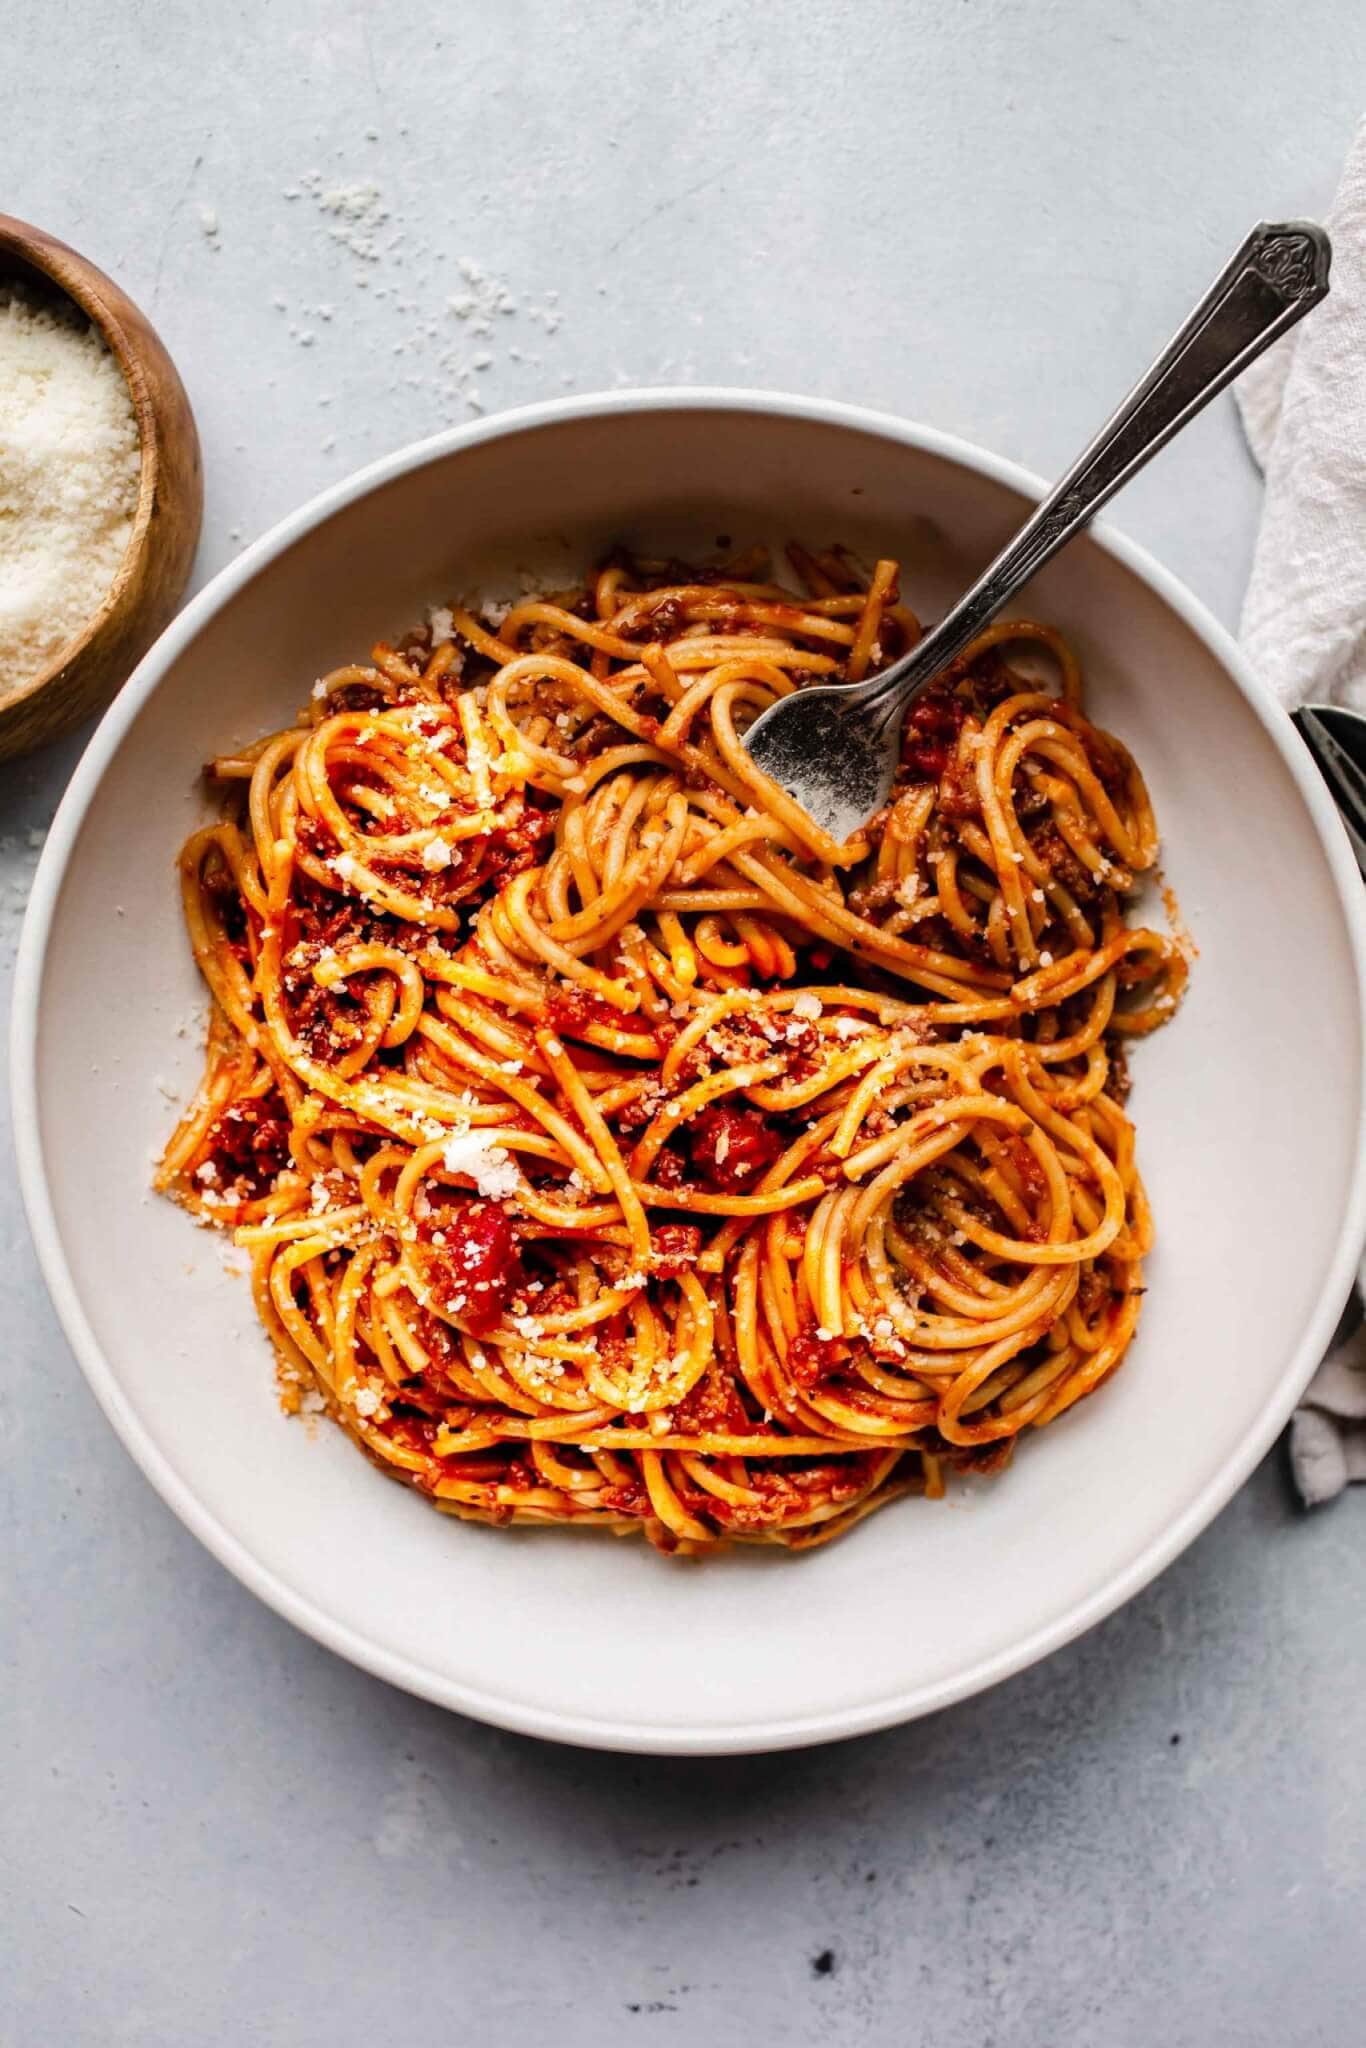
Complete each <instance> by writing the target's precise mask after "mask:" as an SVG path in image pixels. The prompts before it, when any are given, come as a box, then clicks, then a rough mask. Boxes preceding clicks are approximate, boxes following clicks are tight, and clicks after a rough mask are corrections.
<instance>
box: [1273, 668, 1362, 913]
mask: <svg viewBox="0 0 1366 2048" xmlns="http://www.w3.org/2000/svg"><path fill="white" fill-rule="evenodd" d="M1290 716H1291V717H1292V718H1293V719H1294V721H1295V724H1296V725H1297V726H1298V727H1299V731H1300V737H1301V739H1302V740H1303V741H1304V743H1305V745H1306V746H1307V747H1308V749H1309V751H1310V753H1311V754H1312V755H1313V756H1314V762H1315V765H1316V766H1317V768H1318V771H1319V774H1320V775H1321V776H1322V777H1323V779H1324V781H1325V782H1326V783H1327V784H1328V787H1329V789H1330V790H1331V792H1332V795H1333V800H1334V802H1335V803H1336V804H1337V807H1338V810H1339V812H1340V813H1341V816H1342V822H1343V824H1344V825H1345V826H1346V827H1347V837H1348V838H1349V839H1350V840H1351V842H1352V851H1353V853H1354V854H1355V855H1356V857H1357V866H1358V867H1359V868H1360V869H1361V872H1362V875H1363V876H1364V877H1366V718H1363V717H1362V715H1361V713H1360V712H1359V711H1348V710H1346V709H1345V708H1344V707H1343V706H1342V705H1340V704H1305V705H1302V706H1301V708H1300V709H1299V710H1298V711H1292V712H1291V714H1290Z"/></svg>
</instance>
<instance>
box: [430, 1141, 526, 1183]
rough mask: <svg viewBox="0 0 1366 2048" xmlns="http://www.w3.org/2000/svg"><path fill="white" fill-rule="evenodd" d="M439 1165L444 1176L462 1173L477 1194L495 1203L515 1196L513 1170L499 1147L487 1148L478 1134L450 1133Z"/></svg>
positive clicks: (487, 1144) (514, 1168)
mask: <svg viewBox="0 0 1366 2048" xmlns="http://www.w3.org/2000/svg"><path fill="white" fill-rule="evenodd" d="M441 1163H442V1165H443V1166H444V1167H445V1169H446V1171H447V1173H459V1174H463V1175H464V1176H465V1177H466V1179H468V1180H472V1181H473V1182H474V1185H475V1187H476V1188H477V1189H478V1190H479V1193H480V1194H481V1195H487V1196H488V1197H489V1199H490V1200H491V1201H496V1200H498V1199H500V1198H501V1197H502V1196H504V1195H515V1194H516V1192H517V1189H518V1187H519V1186H520V1185H521V1181H520V1176H519V1175H518V1172H517V1169H516V1167H515V1166H514V1165H513V1163H512V1160H511V1159H510V1158H509V1156H508V1154H507V1152H506V1151H505V1149H504V1148H503V1146H501V1145H491V1144H490V1143H489V1141H488V1139H487V1138H486V1137H485V1136H484V1135H483V1133H482V1132H481V1131H473V1130H470V1129H469V1128H468V1126H467V1127H466V1128H465V1129H464V1130H457V1131H453V1132H452V1133H451V1135H450V1137H449V1138H448V1139H447V1140H446V1144H445V1148H444V1150H443V1151H442V1154H441Z"/></svg>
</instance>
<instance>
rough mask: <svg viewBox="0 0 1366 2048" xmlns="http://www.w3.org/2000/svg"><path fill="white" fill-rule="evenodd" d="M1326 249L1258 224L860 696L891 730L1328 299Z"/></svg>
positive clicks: (1321, 237)
mask: <svg viewBox="0 0 1366 2048" xmlns="http://www.w3.org/2000/svg"><path fill="white" fill-rule="evenodd" d="M1330 255H1331V251H1330V247H1329V242H1328V237H1327V235H1325V234H1324V232H1323V230H1322V228H1320V227H1318V226H1316V225H1315V223H1314V222H1313V221H1283V222H1279V223H1276V224H1272V223H1268V222H1265V221H1263V222H1262V223H1260V225H1259V226H1257V227H1255V228H1254V229H1253V230H1252V233H1251V234H1250V235H1249V236H1248V238H1247V240H1246V241H1245V242H1244V243H1243V245H1242V247H1241V248H1240V249H1238V250H1237V251H1236V253H1235V254H1234V256H1233V259H1232V261H1231V262H1230V263H1229V264H1228V266H1227V268H1226V269H1225V270H1223V271H1222V272H1221V273H1220V275H1219V276H1218V277H1217V278H1216V279H1215V281H1214V283H1213V285H1212V286H1211V287H1210V289H1209V291H1208V293H1207V294H1206V295H1205V297H1204V298H1203V299H1202V300H1201V302H1200V304H1199V305H1198V306H1197V307H1196V309H1195V311H1194V312H1193V313H1192V314H1191V316H1190V318H1189V320H1187V321H1186V323H1185V325H1184V326H1183V327H1181V328H1180V329H1179V330H1178V332H1177V333H1176V334H1175V335H1174V336H1173V337H1172V340H1171V341H1170V342H1169V343H1168V345H1167V347H1166V348H1165V349H1164V350H1163V352H1162V354H1161V355H1160V356H1159V357H1158V359H1157V361H1156V362H1155V363H1154V364H1153V366H1152V368H1151V370H1149V371H1148V373H1147V375H1146V376H1145V377H1144V378H1142V380H1141V381H1140V382H1139V383H1137V384H1136V385H1135V386H1134V388H1133V390H1132V391H1131V392H1130V393H1129V396H1128V397H1127V398H1126V399H1125V400H1124V402H1123V404H1122V405H1120V407H1119V408H1118V410H1117V411H1116V412H1115V413H1113V414H1112V416H1111V417H1110V419H1108V420H1107V421H1106V423H1105V425H1104V426H1103V427H1102V428H1101V430H1100V432H1099V433H1098V434H1097V435H1096V437H1095V439H1094V440H1093V441H1092V442H1091V444H1090V446H1089V447H1088V448H1086V449H1085V450H1084V451H1083V452H1082V454H1081V455H1079V456H1078V458H1077V460H1076V461H1075V462H1074V463H1073V465H1072V467H1071V469H1069V470H1068V472H1067V474H1066V476H1064V477H1063V478H1062V479H1061V481H1060V482H1059V483H1058V484H1057V485H1056V486H1055V488H1054V489H1053V490H1052V491H1050V493H1049V495H1048V496H1047V497H1046V498H1045V499H1044V501H1043V503H1042V504H1041V505H1040V506H1039V508H1038V510H1037V511H1036V512H1035V513H1034V514H1033V516H1032V518H1030V519H1029V520H1028V521H1027V522H1026V524H1025V525H1024V526H1022V527H1021V529H1020V531H1019V532H1018V533H1017V534H1016V536H1015V538H1014V539H1013V540H1012V541H1011V542H1010V543H1009V544H1008V545H1007V546H1006V547H1005V548H1004V549H1003V550H1002V551H1001V553H1000V554H999V555H998V556H997V557H996V559H995V561H994V562H992V563H991V564H990V566H989V567H988V568H987V569H985V570H984V571H983V573H982V575H981V576H980V577H979V578H978V580H977V582H976V583H974V584H973V586H972V588H971V589H970V590H969V591H968V592H967V593H966V595H965V596H964V597H963V598H962V600H961V602H960V603H958V604H957V605H955V606H954V608H953V610H952V611H951V612H950V613H949V615H948V617H947V618H946V619H944V621H943V622H942V623H941V624H940V625H938V626H936V627H935V628H934V630H933V631H932V632H931V633H929V634H927V635H926V637H925V638H924V639H923V640H922V641H921V642H920V643H919V645H918V646H917V647H915V648H913V649H912V651H911V653H910V654H909V655H908V656H907V657H906V659H905V661H904V662H899V663H897V665H896V667H895V668H892V669H889V670H888V671H887V674H886V675H885V676H884V677H879V678H877V679H876V680H875V681H874V682H873V683H871V684H868V685H865V687H864V689H863V690H862V691H861V692H860V698H861V702H862V704H863V706H864V707H865V715H867V714H871V715H872V716H873V717H874V718H875V720H876V722H877V723H878V724H879V725H882V726H885V725H886V724H888V723H889V722H890V721H891V720H892V719H893V718H895V717H897V716H898V715H899V714H900V712H901V710H902V709H903V707H904V706H905V704H906V703H907V701H908V700H909V699H910V698H911V697H912V696H914V695H915V693H916V691H917V690H919V689H921V688H923V686H924V685H925V684H926V683H927V682H928V681H929V680H930V679H931V678H932V677H933V676H935V675H937V674H938V673H939V672H940V670H941V669H943V668H945V667H946V666H947V665H948V663H949V662H951V661H952V660H953V659H954V657H955V655H958V654H961V653H962V651H963V649H964V648H965V647H966V646H968V644H969V643H970V642H971V641H972V640H974V639H975V638H976V636H977V634H978V633H979V632H981V630H982V628H983V627H984V626H985V625H987V624H988V622H989V621H990V620H991V619H992V618H994V617H995V615H996V613H997V612H998V611H1000V610H1001V608H1002V606H1003V605H1005V604H1007V603H1008V602H1009V601H1010V599H1011V598H1012V597H1013V596H1014V594H1015V592H1016V591H1017V590H1018V589H1019V588H1020V586H1021V585H1022V584H1024V583H1027V582H1028V581H1029V579H1030V577H1031V576H1034V575H1036V574H1037V573H1038V571H1039V570H1040V569H1041V568H1042V567H1043V565H1044V563H1045V562H1047V561H1049V560H1050V559H1051V558H1052V556H1054V555H1055V554H1056V553H1057V552H1058V549H1059V548H1061V547H1062V546H1064V545H1065V543H1066V542H1067V541H1069V540H1070V539H1071V538H1072V536H1073V534H1074V533H1076V531H1077V529H1078V528H1079V527H1082V526H1084V525H1085V524H1086V522H1087V521H1088V520H1089V519H1091V518H1093V517H1094V515H1095V514H1096V512H1098V511H1099V509H1100V507H1101V506H1102V505H1103V504H1105V502H1106V501H1107V499H1109V498H1111V497H1113V495H1114V493H1115V492H1116V491H1117V490H1119V489H1120V487H1121V485H1123V484H1125V483H1127V482H1128V480H1129V478H1130V477H1131V476H1132V475H1133V474H1134V472H1135V471H1136V470H1138V469H1141V468H1142V466H1143V464H1144V463H1145V462H1146V461H1147V460H1148V458H1149V456H1151V455H1153V454H1155V453H1156V451H1157V450H1158V449H1159V448H1161V447H1162V446H1163V445H1164V444H1165V443H1166V442H1167V441H1169V440H1170V439H1171V437H1172V435H1173V434H1175V433H1176V432H1177V431H1178V430H1179V429H1180V428H1181V427H1183V426H1184V425H1185V424H1186V421H1187V420H1188V419H1190V418H1191V416H1192V414H1194V413H1196V412H1198V411H1199V410H1200V408H1201V406H1203V405H1204V404H1206V402H1207V401H1208V400H1209V399H1211V398H1213V397H1214V395H1215V393H1216V392H1218V391H1221V390H1222V389H1223V387H1224V386H1225V385H1226V384H1227V383H1229V382H1230V381H1231V379H1232V378H1234V377H1236V376H1237V375H1238V372H1239V371H1240V370H1242V369H1243V368H1245V366H1246V365H1247V364H1248V363H1250V362H1251V361H1252V359H1253V357H1254V356H1256V355H1259V354H1260V353H1261V351H1262V349H1263V348H1265V347H1266V346H1267V344H1268V343H1269V342H1271V341H1274V340H1275V339H1276V337H1277V335H1279V334H1281V333H1283V332H1284V331H1285V330H1286V329H1287V328H1288V327H1292V326H1293V325H1294V324H1295V322H1296V321H1297V320H1298V319H1299V318H1300V317H1301V315H1302V314H1303V313H1305V312H1307V311H1308V309H1309V307H1310V306H1312V305H1314V304H1316V303H1317V301H1318V300H1319V299H1321V298H1323V297H1324V296H1325V294H1326V293H1327V290H1328V265H1329V260H1330Z"/></svg>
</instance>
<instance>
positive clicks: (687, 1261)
mask: <svg viewBox="0 0 1366 2048" xmlns="http://www.w3.org/2000/svg"><path fill="white" fill-rule="evenodd" d="M650 1245H651V1249H652V1251H653V1253H654V1262H653V1270H654V1272H655V1274H656V1275H657V1277H658V1278H659V1279H661V1280H676V1279H677V1278H678V1276H679V1274H680V1273H684V1272H687V1271H688V1270H689V1269H690V1268H691V1267H693V1266H695V1265H696V1264H697V1259H698V1254H699V1253H700V1252H701V1250H702V1231H701V1228H700V1227H699V1225H698V1224H696V1223H657V1224H656V1225H655V1227H654V1229H653V1230H652V1231H651V1232H650Z"/></svg>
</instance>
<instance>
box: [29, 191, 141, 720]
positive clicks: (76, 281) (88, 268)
mask: <svg viewBox="0 0 1366 2048" xmlns="http://www.w3.org/2000/svg"><path fill="white" fill-rule="evenodd" d="M8 258H17V259H18V260H19V262H20V264H22V265H23V266H25V267H26V268H27V269H28V270H30V271H36V272H37V273H38V275H39V276H40V277H43V278H45V279H46V280H47V282H48V283H49V284H51V285H53V286H55V287H56V289H57V291H58V292H60V293H61V294H62V296H63V297H64V298H67V299H70V300H71V302H72V304H73V305H75V306H77V307H78V308H79V309H80V311H81V312H82V313H84V314H85V316H86V318H87V319H88V320H89V321H90V323H91V325H92V326H93V327H94V328H95V330H96V332H97V333H98V334H99V335H100V338H101V339H102V340H103V341H104V343H105V345H106V346H107V347H108V349H109V352H110V354H111V355H112V356H113V358H114V360H115V362H116V363H117V364H118V366H119V371H120V374H121V375H122V377H123V381H124V384H125V385H126V386H127V389H128V395H129V397H130V399H131V400H132V404H133V418H134V420H135V421H136V423H137V429H138V458H139V469H138V497H137V504H136V505H135V507H134V509H133V528H132V532H131V533H130V534H129V536H128V545H127V547H126V548H125V550H124V554H123V560H122V561H121V562H120V564H119V566H118V569H117V571H116V572H115V576H114V580H113V582H112V583H111V584H110V586H109V589H108V591H107V592H106V593H105V598H104V602H103V604H101V605H100V607H99V609H98V610H97V611H95V612H93V613H92V614H91V616H90V618H89V619H88V620H87V621H86V623H85V625H84V627H83V628H82V629H81V631H80V632H79V633H76V634H73V635H72V637H71V639H69V640H67V641H65V642H64V643H63V645H62V646H61V647H59V648H58V650H57V652H56V654H55V655H54V656H53V658H52V660H51V661H50V662H49V663H48V665H47V667H46V668H43V669H40V670H39V671H38V673H37V675H36V676H33V677H31V678H30V680H29V681H28V682H26V683H23V684H21V685H20V686H19V687H18V688H16V689H13V690H8V691H4V692H0V713H3V714H7V713H9V712H11V711H13V710H15V709H16V708H17V707H18V706H19V705H20V704H26V703H28V702H29V701H30V699H32V698H34V697H37V696H40V695H41V694H42V692H43V691H44V690H46V689H47V688H49V686H50V685H51V684H52V683H54V682H55V681H56V680H57V678H58V676H60V675H62V674H64V673H65V671H66V670H68V669H69V668H70V667H71V665H72V663H73V662H75V661H78V660H79V659H80V657H81V655H82V654H83V653H84V652H85V649H86V648H87V647H88V646H89V645H90V643H91V641H92V640H93V639H94V638H95V636H96V634H97V633H98V632H100V631H101V630H102V628H103V627H104V626H105V624H106V622H107V621H108V620H109V619H110V618H111V617H112V616H113V614H114V613H115V612H116V611H117V610H118V608H119V605H120V602H121V600H122V597H123V593H124V591H125V590H126V589H127V587H128V585H129V583H130V581H131V580H132V577H133V575H134V573H135V571H136V569H137V567H138V564H139V562H140V561H141V560H142V558H143V556H144V555H145V553H146V551H147V544H148V535H149V532H150V529H151V523H152V510H153V507H154V505H155V503H156V494H157V485H158V482H159V480H160V475H161V468H162V459H161V418H160V414H159V412H158V410H157V402H156V399H155V397H154V396H153V393H152V387H151V382H150V380H149V378H148V375H147V371H146V367H145V361H144V357H145V353H146V347H147V345H146V344H145V343H144V342H143V341H142V339H141V337H137V336H134V335H133V334H131V333H130V331H129V328H128V324H127V318H126V315H125V312H124V307H125V306H131V304H132V301H131V300H129V299H128V297H127V294H126V293H125V292H123V291H122V290H121V289H120V287H119V286H118V285H116V284H115V283H114V281H113V279H112V278H110V277H106V276H105V274H104V272H103V271H102V270H101V269H99V268H98V266H97V265H96V264H94V263H92V262H90V260H89V258H88V257H85V256H82V255H81V254H80V252H79V250H76V249H72V248H70V247H69V246H68V245H67V244H66V243H65V242H63V241H60V240H59V239H58V238H57V236H55V235H50V234H48V232H47V231H46V229H44V228H36V227H32V226H30V225H29V224H28V222H26V221H22V220H16V219H15V218H14V217H13V215H11V214H7V213H0V279H3V277H4V276H5V265H6V259H8ZM19 281H20V282H22V281H23V278H22V273H21V274H20V280H19ZM142 317H143V318H144V319H145V318H146V315H145V314H144V315H143V316H142ZM147 324H148V326H149V328H150V327H151V322H150V321H148V323H147ZM152 337H153V343H154V345H155V347H156V348H158V349H160V350H161V351H162V353H163V354H166V351H165V347H164V344H163V343H162V341H161V338H160V336H159V335H158V334H157V333H156V331H155V329H152ZM166 359H167V361H168V362H169V361H170V357H169V355H167V356H166Z"/></svg>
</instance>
